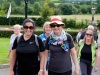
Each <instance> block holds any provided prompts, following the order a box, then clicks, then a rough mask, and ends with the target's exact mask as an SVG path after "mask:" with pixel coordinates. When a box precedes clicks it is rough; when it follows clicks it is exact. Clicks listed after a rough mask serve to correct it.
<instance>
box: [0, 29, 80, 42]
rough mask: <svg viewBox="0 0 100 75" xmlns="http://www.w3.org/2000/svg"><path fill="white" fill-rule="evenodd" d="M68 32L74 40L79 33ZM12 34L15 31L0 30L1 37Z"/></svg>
mask: <svg viewBox="0 0 100 75" xmlns="http://www.w3.org/2000/svg"><path fill="white" fill-rule="evenodd" d="M34 33H35V34H37V35H40V34H42V33H43V31H35V32H34ZM67 33H69V34H71V36H72V37H73V40H74V41H75V39H76V35H77V33H78V32H75V31H74V32H73V31H72V32H71V31H69V32H67ZM11 34H13V31H2V30H0V37H4V38H10V36H11Z"/></svg>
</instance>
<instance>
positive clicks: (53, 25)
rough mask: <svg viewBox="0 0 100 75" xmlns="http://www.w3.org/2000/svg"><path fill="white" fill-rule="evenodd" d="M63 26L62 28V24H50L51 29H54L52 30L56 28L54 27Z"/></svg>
mask: <svg viewBox="0 0 100 75" xmlns="http://www.w3.org/2000/svg"><path fill="white" fill-rule="evenodd" d="M61 26H62V24H55V23H53V24H50V27H52V28H54V27H61Z"/></svg>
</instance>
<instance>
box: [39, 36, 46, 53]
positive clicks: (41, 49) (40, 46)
mask: <svg viewBox="0 0 100 75" xmlns="http://www.w3.org/2000/svg"><path fill="white" fill-rule="evenodd" d="M37 39H38V42H39V48H40V52H43V51H45V48H44V44H43V42H42V40H41V38H40V37H37Z"/></svg>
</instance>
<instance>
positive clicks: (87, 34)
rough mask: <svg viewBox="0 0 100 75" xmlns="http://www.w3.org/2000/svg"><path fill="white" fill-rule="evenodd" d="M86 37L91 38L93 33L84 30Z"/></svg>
mask: <svg viewBox="0 0 100 75" xmlns="http://www.w3.org/2000/svg"><path fill="white" fill-rule="evenodd" d="M85 35H86V39H88V40H89V39H91V38H93V34H92V33H90V32H86V34H85Z"/></svg>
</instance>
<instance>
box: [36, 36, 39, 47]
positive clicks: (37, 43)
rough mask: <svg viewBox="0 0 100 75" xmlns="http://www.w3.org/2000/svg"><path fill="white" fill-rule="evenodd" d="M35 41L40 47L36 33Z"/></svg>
mask: <svg viewBox="0 0 100 75" xmlns="http://www.w3.org/2000/svg"><path fill="white" fill-rule="evenodd" d="M35 43H36V45H37V46H38V47H39V42H38V39H37V35H36V34H35Z"/></svg>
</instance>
